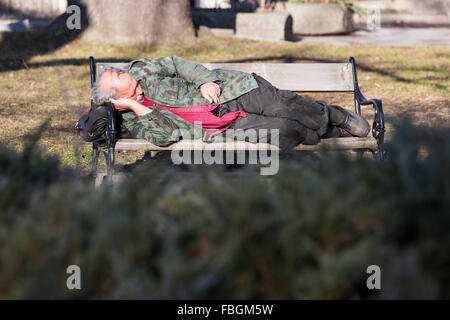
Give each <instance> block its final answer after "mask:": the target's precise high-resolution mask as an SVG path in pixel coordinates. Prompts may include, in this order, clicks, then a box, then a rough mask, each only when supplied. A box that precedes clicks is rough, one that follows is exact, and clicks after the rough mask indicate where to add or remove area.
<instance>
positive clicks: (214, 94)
mask: <svg viewBox="0 0 450 320" xmlns="http://www.w3.org/2000/svg"><path fill="white" fill-rule="evenodd" d="M200 92H201V94H202V96H203V98H205V99H206V100H208V101H209V103H213V102H214V103H216V104H219V96H220V87H219V85H218V84H216V83H214V82H207V83H204V84H202V85H201V86H200Z"/></svg>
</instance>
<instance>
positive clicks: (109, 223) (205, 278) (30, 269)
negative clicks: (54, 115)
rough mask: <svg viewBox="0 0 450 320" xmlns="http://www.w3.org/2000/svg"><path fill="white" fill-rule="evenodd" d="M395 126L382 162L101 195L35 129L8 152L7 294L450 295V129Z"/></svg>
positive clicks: (144, 172)
mask: <svg viewBox="0 0 450 320" xmlns="http://www.w3.org/2000/svg"><path fill="white" fill-rule="evenodd" d="M396 132H397V135H396V136H395V137H394V139H393V140H392V142H391V143H390V144H389V148H388V154H389V159H388V160H387V161H385V162H382V163H381V162H376V161H371V160H351V159H348V158H346V157H344V156H342V155H338V156H332V155H330V156H325V157H323V158H321V160H317V159H314V158H311V157H307V156H304V155H299V156H292V157H287V159H284V160H283V161H282V163H281V166H280V172H279V173H278V174H277V175H275V176H272V177H270V178H263V177H261V176H259V175H258V171H257V170H254V167H252V166H248V167H245V168H243V169H240V170H241V171H240V172H239V174H237V175H229V174H227V173H226V172H224V170H223V169H220V168H214V167H201V166H193V167H191V168H190V170H187V171H182V170H179V169H177V168H176V167H174V166H168V165H167V164H166V163H152V164H151V165H149V166H142V167H140V168H137V169H136V170H134V171H133V173H132V174H131V175H130V176H128V177H127V179H125V180H124V181H123V183H121V184H118V185H115V186H103V187H101V188H97V189H96V188H94V187H93V185H92V183H91V182H90V181H89V180H87V178H86V177H82V176H81V175H80V174H78V173H76V172H73V171H68V170H67V169H64V168H62V167H61V166H60V165H59V162H58V161H57V159H53V158H49V156H48V155H45V154H42V153H40V152H39V150H38V148H37V147H36V141H37V139H38V134H36V135H35V136H34V138H32V139H30V141H29V143H28V144H27V147H25V151H24V152H22V153H15V152H13V151H11V150H7V149H5V148H1V150H0V243H1V245H0V298H26V299H28V298H40V299H47V298H63V299H64V298H72V299H73V298H102V299H103V298H112V299H116V298H123V299H128V298H133V299H179V298H183V299H197V298H210V299H215V298H228V299H250V298H264V299H266V298H267V299H359V298H364V299H366V298H368V299H396V298H411V299H414V298H425V299H427V298H447V299H448V298H450V254H449V253H448V248H449V247H450V233H449V232H448V230H449V229H450V203H449V202H450V197H449V180H450V161H449V160H448V159H450V134H449V130H448V129H441V130H438V129H435V130H425V129H420V128H413V127H411V126H410V125H408V124H407V123H402V124H400V125H399V126H398V127H397V129H396ZM72 264H75V265H79V266H80V267H81V272H82V273H81V278H82V290H73V291H71V290H68V289H67V288H66V279H67V277H68V275H67V274H66V268H67V266H69V265H72ZM372 264H375V265H378V266H380V268H381V272H382V278H381V285H382V289H381V290H374V291H370V290H368V289H367V287H366V279H367V278H368V276H369V275H368V274H366V268H367V267H368V266H369V265H372Z"/></svg>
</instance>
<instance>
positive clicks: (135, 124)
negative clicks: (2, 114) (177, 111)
mask: <svg viewBox="0 0 450 320" xmlns="http://www.w3.org/2000/svg"><path fill="white" fill-rule="evenodd" d="M122 118H123V123H122V125H123V126H125V127H126V128H127V129H128V130H129V131H130V133H131V135H132V136H133V137H135V138H137V139H145V140H147V141H149V142H151V143H152V144H154V145H157V146H160V147H166V146H169V145H171V144H172V143H175V142H178V141H179V140H181V139H183V138H184V139H195V138H198V137H200V138H201V137H202V135H203V131H204V130H203V129H202V128H200V127H196V126H194V125H193V124H191V123H189V122H187V121H185V120H183V119H182V118H180V117H178V116H177V115H174V114H173V113H171V112H170V111H167V110H163V109H159V108H153V111H152V112H150V113H147V114H145V115H143V116H137V115H136V114H135V113H134V112H127V113H123V114H122ZM197 136H198V137H197Z"/></svg>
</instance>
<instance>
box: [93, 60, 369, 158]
mask: <svg viewBox="0 0 450 320" xmlns="http://www.w3.org/2000/svg"><path fill="white" fill-rule="evenodd" d="M92 97H93V99H94V102H95V103H96V104H98V105H101V104H103V103H106V102H111V103H112V105H113V106H114V107H115V109H117V110H118V111H121V113H122V118H123V123H122V125H123V126H125V127H126V128H127V129H128V130H129V131H130V133H131V134H132V136H133V137H134V138H138V139H146V140H148V141H150V142H151V143H153V144H155V145H157V146H168V145H170V144H172V143H174V142H177V141H178V140H179V137H177V136H176V135H174V134H173V132H174V131H175V130H177V129H179V130H185V131H186V130H187V131H191V130H193V127H195V125H194V126H193V124H197V129H198V127H199V126H201V128H202V129H201V130H202V132H203V133H204V134H203V137H206V139H205V140H207V141H214V139H215V138H216V136H220V135H221V134H222V133H223V132H224V131H226V130H228V129H235V130H236V129H243V130H246V129H256V130H259V129H266V130H259V131H260V132H265V134H266V136H264V137H261V135H259V136H258V139H259V140H262V141H263V142H269V143H270V142H271V141H272V139H273V138H274V137H273V135H274V134H277V135H278V136H277V137H276V140H275V141H278V142H279V147H280V148H281V149H282V150H287V149H290V148H293V147H295V146H297V145H299V144H317V143H318V142H319V140H320V139H321V138H331V137H351V136H356V137H364V136H367V134H368V133H369V131H370V125H369V123H368V122H367V121H366V120H365V119H364V118H363V117H361V116H360V115H357V114H356V113H353V112H351V111H348V110H345V109H343V108H341V107H339V106H331V105H327V104H326V103H325V102H323V101H314V100H311V99H308V98H305V97H301V96H299V95H297V94H295V93H293V92H291V91H288V90H279V89H277V88H276V87H274V86H273V85H271V84H270V83H269V82H268V81H266V80H265V79H263V78H262V77H260V76H258V75H257V74H255V73H252V74H248V73H243V72H239V71H231V70H223V69H215V70H208V69H206V68H205V67H204V66H202V65H201V64H198V63H195V62H191V61H187V60H184V59H181V58H179V57H176V56H171V57H166V58H156V59H139V60H134V61H132V62H130V64H129V66H128V69H126V70H125V69H124V70H120V69H117V68H109V69H108V68H107V69H105V70H104V72H103V73H102V74H101V75H100V77H99V80H98V81H97V82H96V83H95V85H94V87H93V89H92ZM273 129H277V130H273ZM274 132H276V133H274ZM252 142H253V141H252ZM257 142H258V141H257Z"/></svg>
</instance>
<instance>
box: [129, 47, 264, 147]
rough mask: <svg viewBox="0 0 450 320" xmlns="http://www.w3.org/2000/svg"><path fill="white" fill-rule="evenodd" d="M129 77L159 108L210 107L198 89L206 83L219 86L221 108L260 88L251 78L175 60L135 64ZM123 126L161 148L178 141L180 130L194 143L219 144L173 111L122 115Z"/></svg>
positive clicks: (182, 60)
mask: <svg viewBox="0 0 450 320" xmlns="http://www.w3.org/2000/svg"><path fill="white" fill-rule="evenodd" d="M129 73H130V74H131V75H132V76H133V77H134V78H135V79H136V80H137V81H138V82H139V84H140V85H141V86H142V89H143V91H144V95H145V96H146V97H147V98H148V99H150V100H152V101H154V102H156V103H157V104H160V105H163V106H170V107H174V108H177V107H188V106H197V105H205V104H209V102H208V101H207V100H206V99H205V98H203V96H202V95H201V93H200V89H199V87H200V86H201V85H202V84H204V83H207V82H215V83H217V84H218V85H219V86H220V89H221V94H220V97H219V104H220V103H225V102H228V101H230V100H233V99H236V98H237V97H239V96H241V95H243V94H245V93H247V92H249V91H251V90H253V89H254V88H257V87H258V84H257V83H256V80H255V79H254V77H253V76H252V75H251V74H248V73H243V72H239V71H230V70H222V69H214V70H208V69H206V68H205V67H204V66H202V65H201V64H199V63H196V62H191V61H187V60H184V59H181V58H179V57H176V56H171V57H166V58H155V59H140V60H134V61H132V62H130V64H129ZM122 117H123V120H124V121H123V125H124V126H125V127H126V128H127V129H128V130H129V131H130V132H131V133H132V135H133V136H134V137H136V138H140V139H146V140H148V141H150V142H151V143H153V144H155V145H158V146H167V145H170V144H172V143H174V142H176V141H178V139H179V135H178V136H177V131H176V130H177V129H179V130H184V131H183V132H184V133H186V132H188V133H190V135H191V136H192V139H203V140H204V141H208V142H211V141H218V140H220V139H221V138H220V136H216V137H215V138H214V139H212V138H210V137H209V135H208V134H207V133H206V131H204V130H203V129H202V128H200V127H198V126H195V125H193V124H191V123H189V122H187V121H185V120H184V119H182V118H180V117H178V116H177V115H175V114H173V113H171V112H170V111H167V110H163V109H160V108H154V110H153V112H151V113H148V114H146V115H145V116H142V117H138V116H136V115H135V114H134V113H133V112H127V113H123V114H122Z"/></svg>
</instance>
